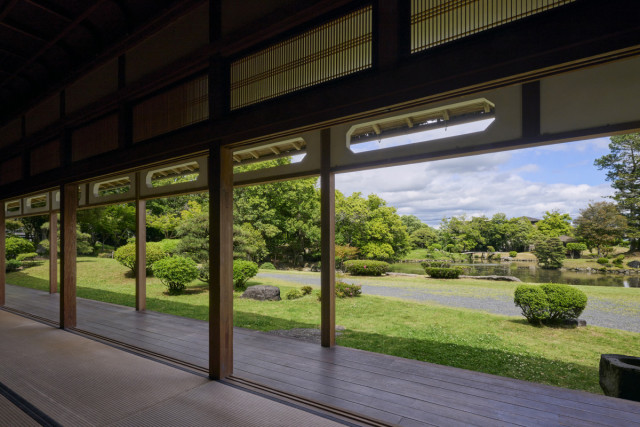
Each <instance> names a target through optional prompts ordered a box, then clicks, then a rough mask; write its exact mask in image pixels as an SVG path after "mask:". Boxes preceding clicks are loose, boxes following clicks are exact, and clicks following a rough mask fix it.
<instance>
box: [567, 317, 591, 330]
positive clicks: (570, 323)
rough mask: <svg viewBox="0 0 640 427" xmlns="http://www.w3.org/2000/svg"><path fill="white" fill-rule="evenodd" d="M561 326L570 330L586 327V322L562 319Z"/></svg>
mask: <svg viewBox="0 0 640 427" xmlns="http://www.w3.org/2000/svg"><path fill="white" fill-rule="evenodd" d="M562 324H563V325H564V326H569V327H572V328H579V327H581V326H587V321H586V320H584V319H564V320H563V321H562Z"/></svg>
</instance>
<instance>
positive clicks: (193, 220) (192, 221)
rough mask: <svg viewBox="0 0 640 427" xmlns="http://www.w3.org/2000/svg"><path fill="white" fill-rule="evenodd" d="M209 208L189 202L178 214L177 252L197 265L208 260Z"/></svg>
mask: <svg viewBox="0 0 640 427" xmlns="http://www.w3.org/2000/svg"><path fill="white" fill-rule="evenodd" d="M208 209H209V207H208V206H207V205H204V206H203V205H201V204H199V203H197V202H195V201H190V202H189V203H188V206H187V208H186V209H184V210H183V211H182V212H181V213H180V218H181V221H180V224H178V226H176V233H177V235H178V237H180V243H179V244H178V248H177V250H178V252H179V253H180V254H183V255H184V256H188V257H189V258H191V259H193V260H194V261H195V262H197V263H203V262H206V261H207V260H208V259H209V212H208Z"/></svg>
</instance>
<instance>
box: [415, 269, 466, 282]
mask: <svg viewBox="0 0 640 427" xmlns="http://www.w3.org/2000/svg"><path fill="white" fill-rule="evenodd" d="M424 271H425V273H427V274H428V275H429V277H432V278H434V279H457V278H458V276H460V274H461V273H462V268H461V267H451V268H446V267H425V269H424Z"/></svg>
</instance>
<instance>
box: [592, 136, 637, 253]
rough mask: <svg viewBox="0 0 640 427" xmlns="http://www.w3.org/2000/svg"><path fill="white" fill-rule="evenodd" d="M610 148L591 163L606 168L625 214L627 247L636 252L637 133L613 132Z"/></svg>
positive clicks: (608, 179) (614, 197) (615, 196)
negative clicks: (618, 133)
mask: <svg viewBox="0 0 640 427" xmlns="http://www.w3.org/2000/svg"><path fill="white" fill-rule="evenodd" d="M609 150H611V152H610V153H609V154H607V155H605V156H602V157H600V158H599V159H596V160H595V162H594V165H595V166H596V167H597V168H598V169H600V170H606V171H607V181H611V186H612V187H613V188H614V190H615V193H614V194H613V196H612V198H613V200H615V201H616V202H617V204H618V205H617V209H618V210H619V211H620V213H621V214H623V215H624V216H625V217H626V218H627V228H626V230H625V234H626V236H627V237H628V238H629V239H630V243H631V244H630V251H631V252H635V251H637V250H638V249H639V247H640V245H639V244H638V242H639V241H640V240H639V239H640V168H638V166H637V165H638V164H640V133H632V134H628V135H617V136H612V137H611V142H610V143H609Z"/></svg>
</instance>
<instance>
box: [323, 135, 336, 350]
mask: <svg viewBox="0 0 640 427" xmlns="http://www.w3.org/2000/svg"><path fill="white" fill-rule="evenodd" d="M320 139H321V144H322V154H321V160H320V217H321V220H320V221H321V234H320V251H321V259H320V261H321V263H320V292H321V294H322V302H321V303H320V311H321V320H320V335H321V344H322V346H323V347H333V346H334V345H335V344H336V338H335V329H336V292H335V289H336V257H335V224H336V209H335V207H336V194H335V193H336V183H335V174H334V173H333V172H331V130H330V129H323V130H322V131H321V134H320Z"/></svg>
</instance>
